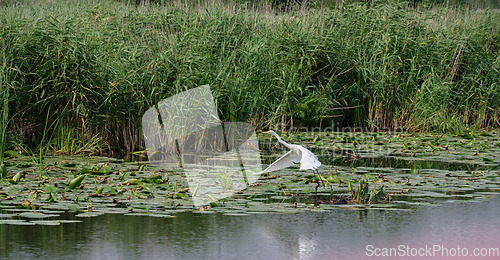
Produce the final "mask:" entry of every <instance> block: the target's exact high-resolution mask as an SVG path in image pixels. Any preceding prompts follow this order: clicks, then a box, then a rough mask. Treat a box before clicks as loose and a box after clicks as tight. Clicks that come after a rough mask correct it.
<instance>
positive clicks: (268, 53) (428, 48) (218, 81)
mask: <svg viewBox="0 0 500 260" xmlns="http://www.w3.org/2000/svg"><path fill="white" fill-rule="evenodd" d="M346 3H347V2H346ZM499 32H500V13H498V12H495V11H488V10H477V11H473V10H467V9H464V8H453V7H442V6H433V7H432V8H427V7H424V6H422V7H414V8H409V7H408V4H407V3H394V2H393V1H386V2H385V3H382V2H377V1H371V2H370V4H367V5H365V4H356V3H355V4H344V5H342V6H341V7H332V8H314V6H312V7H311V6H300V5H299V6H297V7H296V8H289V9H287V10H286V11H283V10H281V9H274V8H273V7H272V6H270V5H265V4H262V5H251V4H245V3H240V2H239V1H236V2H231V1H205V2H204V1H181V0H179V1H168V2H167V1H165V2H163V5H156V4H154V5H153V4H152V5H150V6H147V7H144V6H135V5H127V4H126V3H122V2H115V1H100V2H95V1H87V0H74V1H68V2H50V1H34V2H30V1H26V2H24V3H21V4H16V5H7V6H4V7H1V9H0V46H6V47H5V48H3V49H2V51H3V52H4V53H9V54H12V57H13V58H12V63H10V64H9V66H11V67H13V68H15V69H14V70H13V71H15V74H16V75H15V77H14V78H15V79H16V80H15V82H14V83H13V84H12V86H14V87H13V90H12V92H11V93H13V94H11V101H10V103H9V104H10V105H9V107H10V110H11V114H16V115H18V116H16V117H15V118H13V119H12V122H11V124H10V126H11V132H12V133H16V134H17V135H19V137H20V138H21V139H22V141H23V142H24V143H26V144H27V145H29V146H32V147H35V146H36V145H37V144H39V143H41V142H42V140H41V138H42V134H43V133H46V134H47V135H48V136H50V137H51V138H52V139H53V140H58V141H56V142H57V143H59V145H60V146H61V149H63V148H62V147H65V148H64V149H66V150H69V151H73V150H75V149H76V148H75V147H72V146H73V145H74V144H75V142H74V141H72V140H70V139H76V140H78V142H79V143H82V144H83V143H98V142H95V138H96V136H98V137H99V139H100V141H102V142H104V143H106V144H107V145H108V146H110V147H117V148H121V149H124V150H135V149H138V148H142V132H141V126H140V123H141V117H142V114H143V113H144V112H145V111H146V110H147V109H148V108H149V107H151V106H153V105H155V104H156V103H157V102H159V101H160V100H162V99H164V98H167V97H169V96H171V95H173V94H176V93H179V92H181V91H184V90H187V89H190V88H193V87H197V86H200V85H204V84H209V85H210V86H211V88H212V90H213V92H214V97H215V98H216V102H217V107H218V110H219V114H220V115H221V119H222V120H224V121H245V122H251V123H252V124H254V125H255V126H256V127H258V128H266V127H282V128H284V129H289V128H292V127H302V126H304V127H309V128H311V127H318V126H322V127H325V126H330V125H332V124H333V125H335V126H340V127H343V126H351V127H352V126H362V127H368V128H371V129H373V130H376V129H381V128H403V129H406V130H413V131H450V130H460V129H462V128H465V127H467V126H470V127H472V126H473V127H478V128H480V127H489V126H493V127H495V126H498V122H499V117H500V116H499V110H500V109H499V108H500V104H499V102H500V101H499V100H500V91H499V86H498V82H500V81H499V70H500V68H499V62H498V57H499V50H500V47H499V42H500V40H499V39H500V38H499V37H500V33H499ZM45 120H50V121H54V120H58V123H57V124H46V122H45ZM46 125H49V126H52V125H53V126H54V127H53V128H51V129H45V127H44V126H46ZM56 126H57V127H56ZM68 129H72V130H68ZM47 131H48V132H47ZM47 135H45V137H44V138H46V137H47ZM54 145H55V144H54ZM78 149H79V148H78ZM78 149H76V150H78ZM56 150H57V148H56Z"/></svg>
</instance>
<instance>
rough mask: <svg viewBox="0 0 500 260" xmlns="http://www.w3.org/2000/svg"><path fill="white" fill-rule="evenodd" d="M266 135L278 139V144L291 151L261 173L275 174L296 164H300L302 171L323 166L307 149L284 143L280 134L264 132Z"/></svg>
mask: <svg viewBox="0 0 500 260" xmlns="http://www.w3.org/2000/svg"><path fill="white" fill-rule="evenodd" d="M264 133H266V134H271V135H273V136H275V137H276V138H277V139H278V142H280V143H282V144H283V145H284V146H286V147H287V148H288V149H290V151H289V152H288V153H286V154H285V155H283V156H281V157H280V158H279V159H278V160H276V161H275V162H273V163H271V164H270V165H269V167H267V168H266V169H264V170H263V171H262V172H259V174H261V173H267V172H273V171H277V170H281V169H284V168H287V167H290V166H293V165H295V164H300V170H313V171H314V170H316V169H318V167H320V166H321V162H320V161H318V157H316V155H315V154H313V153H312V152H311V151H309V150H307V149H306V148H304V147H302V146H300V145H297V144H288V143H287V142H285V141H283V140H282V139H281V138H280V137H279V135H278V134H276V133H275V132H274V131H269V132H264Z"/></svg>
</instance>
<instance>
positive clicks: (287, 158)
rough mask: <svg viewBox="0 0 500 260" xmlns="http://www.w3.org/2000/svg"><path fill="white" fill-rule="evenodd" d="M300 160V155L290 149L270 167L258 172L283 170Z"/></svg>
mask: <svg viewBox="0 0 500 260" xmlns="http://www.w3.org/2000/svg"><path fill="white" fill-rule="evenodd" d="M299 162H300V155H299V154H297V153H296V152H294V151H293V150H290V151H289V152H288V153H286V154H285V155H283V156H281V157H280V158H279V159H278V160H276V161H275V162H273V163H271V165H269V167H267V168H266V169H264V170H263V171H261V172H259V173H257V174H262V173H266V172H274V171H277V170H281V169H283V168H286V167H290V166H293V165H294V164H297V163H299Z"/></svg>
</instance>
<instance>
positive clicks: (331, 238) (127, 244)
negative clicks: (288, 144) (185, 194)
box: [0, 196, 500, 259]
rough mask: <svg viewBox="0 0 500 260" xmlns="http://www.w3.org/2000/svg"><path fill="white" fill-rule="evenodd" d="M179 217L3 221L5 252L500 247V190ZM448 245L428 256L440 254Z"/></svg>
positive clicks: (322, 252) (215, 254)
mask: <svg viewBox="0 0 500 260" xmlns="http://www.w3.org/2000/svg"><path fill="white" fill-rule="evenodd" d="M173 216H174V217H169V218H162V217H148V216H125V215H122V214H105V215H101V216H97V217H93V218H84V219H79V220H81V221H82V222H79V223H65V224H61V225H58V226H43V225H35V226H22V225H0V258H1V259H359V258H364V257H366V258H370V257H368V256H367V254H369V255H370V254H375V253H376V251H375V248H389V247H394V248H396V247H402V248H403V249H404V250H403V251H399V253H406V250H407V249H408V252H409V253H410V254H411V253H412V249H413V248H415V249H418V248H425V247H426V246H427V247H434V246H440V247H442V248H443V249H442V250H445V249H448V254H452V253H453V252H454V251H453V250H454V249H456V248H458V247H460V248H461V251H463V250H464V249H463V248H466V249H467V250H468V252H469V253H471V254H472V253H473V250H474V249H475V248H499V247H500V244H499V242H498V241H500V232H498V231H499V227H500V218H499V216H500V197H498V196H494V197H491V198H487V199H483V200H482V201H480V202H448V203H443V204H442V205H440V206H420V207H416V208H415V209H414V210H407V211H393V210H380V209H362V210H349V209H332V210H330V211H323V212H310V211H309V212H299V213H291V214H273V213H268V214H252V215H245V216H234V215H225V214H222V213H212V214H205V213H203V212H179V213H177V214H174V215H173ZM64 217H65V218H66V219H75V217H74V216H72V215H65V216H64ZM367 246H373V247H369V250H367ZM442 250H441V249H440V251H436V252H433V255H427V258H428V257H429V256H436V259H438V258H440V257H441V256H442V254H445V252H446V251H442ZM497 252H498V251H497ZM379 253H381V252H378V253H377V254H379ZM438 256H439V257H438ZM445 256H446V255H445ZM480 259H488V258H486V257H484V258H483V257H481V258H480ZM490 259H494V258H490ZM496 259H498V258H496Z"/></svg>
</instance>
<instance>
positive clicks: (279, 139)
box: [273, 134, 290, 148]
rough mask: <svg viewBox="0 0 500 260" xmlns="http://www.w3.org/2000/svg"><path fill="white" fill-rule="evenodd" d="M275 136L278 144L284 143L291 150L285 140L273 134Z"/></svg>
mask: <svg viewBox="0 0 500 260" xmlns="http://www.w3.org/2000/svg"><path fill="white" fill-rule="evenodd" d="M273 135H274V136H275V137H276V138H277V139H278V142H280V143H282V144H283V145H284V146H286V147H288V148H290V145H289V144H288V143H287V142H285V141H283V139H281V137H280V136H279V135H278V134H273Z"/></svg>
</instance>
